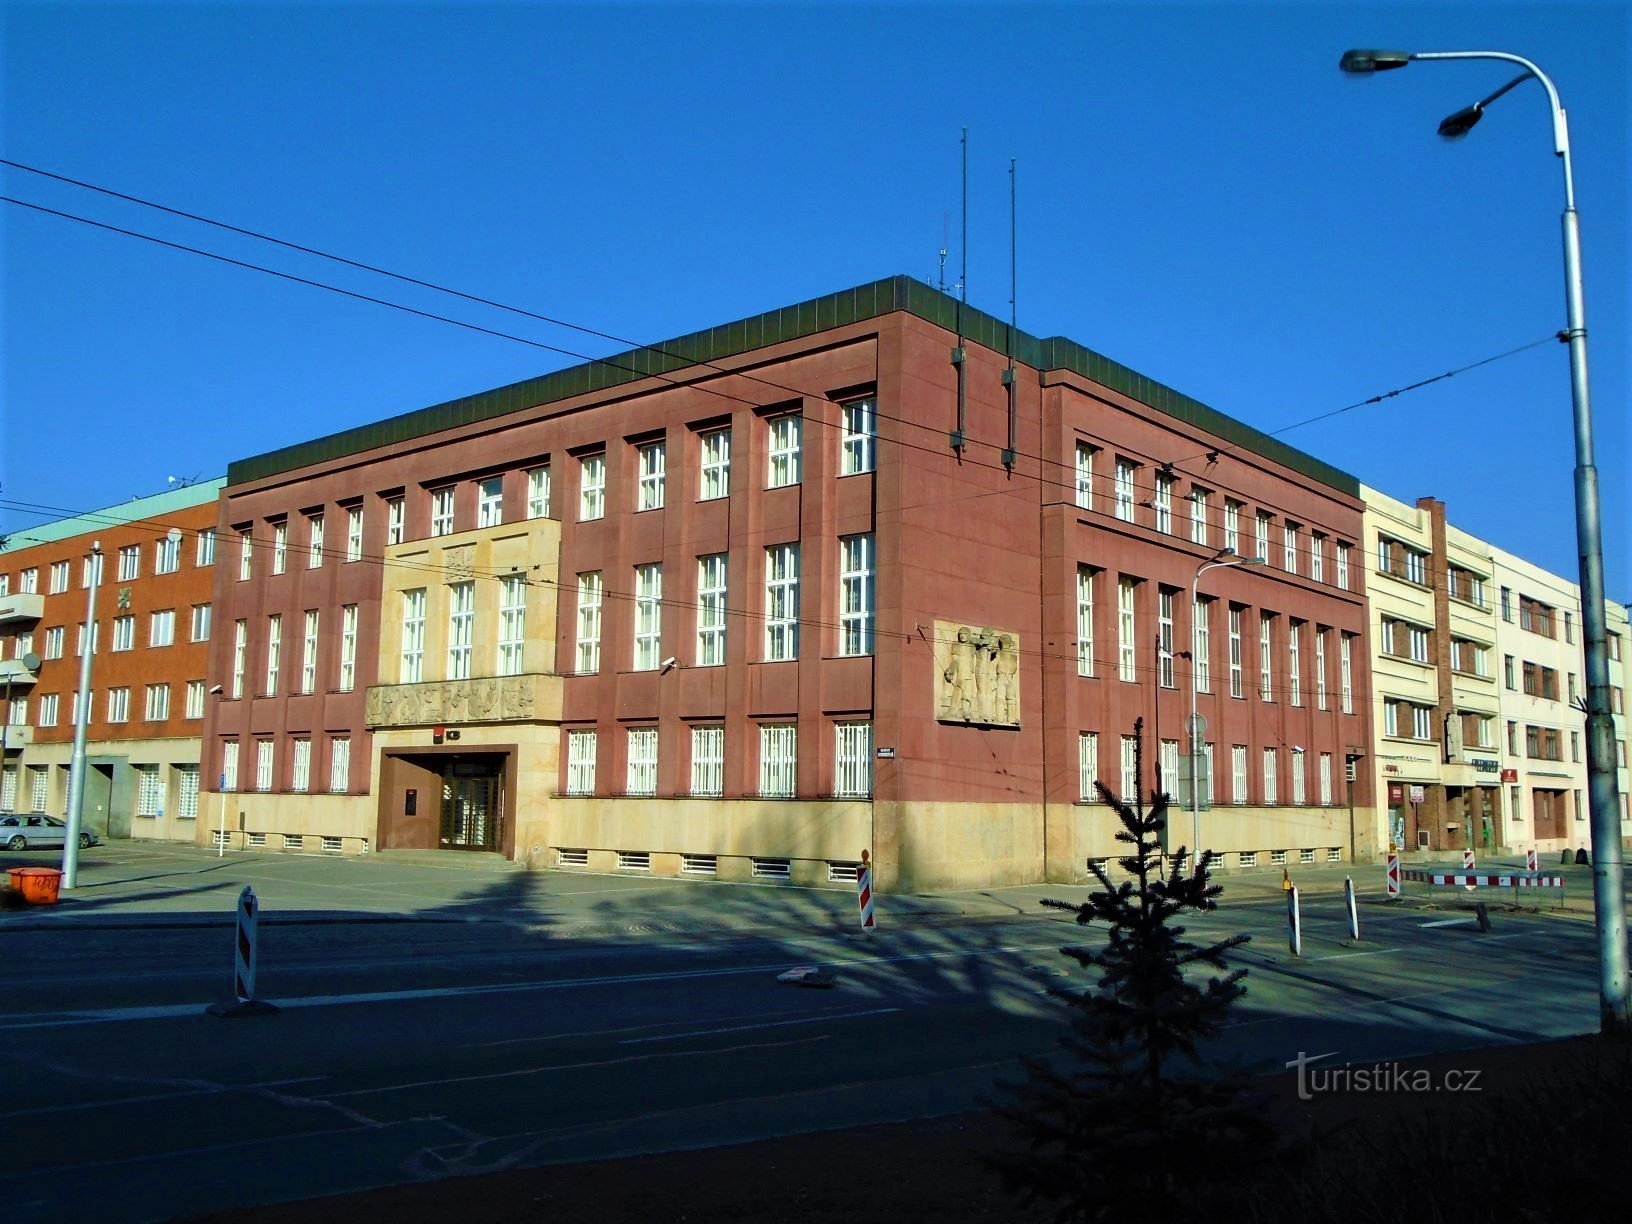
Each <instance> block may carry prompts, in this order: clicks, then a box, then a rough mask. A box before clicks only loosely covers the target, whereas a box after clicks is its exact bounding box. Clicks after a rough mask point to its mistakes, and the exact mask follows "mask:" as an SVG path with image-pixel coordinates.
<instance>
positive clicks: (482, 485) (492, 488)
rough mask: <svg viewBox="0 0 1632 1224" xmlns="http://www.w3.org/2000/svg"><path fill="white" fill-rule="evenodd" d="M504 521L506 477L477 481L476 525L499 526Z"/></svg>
mask: <svg viewBox="0 0 1632 1224" xmlns="http://www.w3.org/2000/svg"><path fill="white" fill-rule="evenodd" d="M503 522H504V477H502V476H489V477H488V478H487V479H486V480H478V481H477V482H476V526H478V527H497V526H499V525H500V524H501V523H503Z"/></svg>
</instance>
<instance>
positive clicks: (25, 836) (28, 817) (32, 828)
mask: <svg viewBox="0 0 1632 1224" xmlns="http://www.w3.org/2000/svg"><path fill="white" fill-rule="evenodd" d="M67 842H68V822H67V821H64V820H58V819H57V818H56V817H55V816H47V815H45V814H44V813H42V812H32V813H20V812H0V846H4V847H5V848H6V849H7V850H34V849H43V848H45V847H48V846H57V847H59V848H60V847H62V846H64V845H66V844H67ZM79 844H80V847H81V848H82V849H83V848H84V847H86V846H94V845H96V844H97V837H96V834H95V833H83V832H82V833H81V834H80V835H79Z"/></svg>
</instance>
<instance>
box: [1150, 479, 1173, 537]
mask: <svg viewBox="0 0 1632 1224" xmlns="http://www.w3.org/2000/svg"><path fill="white" fill-rule="evenodd" d="M1152 504H1153V505H1154V506H1155V508H1156V530H1157V531H1160V532H1162V533H1163V534H1164V535H1172V534H1173V477H1171V476H1165V475H1162V474H1161V473H1157V476H1156V491H1155V494H1154V495H1153V499H1152Z"/></svg>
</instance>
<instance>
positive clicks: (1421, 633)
mask: <svg viewBox="0 0 1632 1224" xmlns="http://www.w3.org/2000/svg"><path fill="white" fill-rule="evenodd" d="M1410 631H1411V661H1412V662H1414V663H1426V662H1428V630H1426V629H1419V628H1418V627H1417V626H1416V625H1412V626H1410Z"/></svg>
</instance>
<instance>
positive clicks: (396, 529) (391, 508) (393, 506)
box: [385, 497, 408, 544]
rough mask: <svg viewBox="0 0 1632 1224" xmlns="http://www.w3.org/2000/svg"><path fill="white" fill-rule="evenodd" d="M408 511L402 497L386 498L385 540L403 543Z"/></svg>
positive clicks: (388, 542)
mask: <svg viewBox="0 0 1632 1224" xmlns="http://www.w3.org/2000/svg"><path fill="white" fill-rule="evenodd" d="M407 521H408V512H407V509H406V507H405V505H404V503H403V500H402V498H401V497H388V498H386V499H385V542H386V543H387V544H401V543H402V537H403V533H404V531H405V530H406V525H407Z"/></svg>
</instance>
